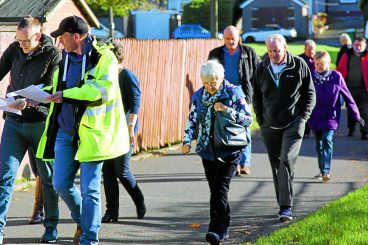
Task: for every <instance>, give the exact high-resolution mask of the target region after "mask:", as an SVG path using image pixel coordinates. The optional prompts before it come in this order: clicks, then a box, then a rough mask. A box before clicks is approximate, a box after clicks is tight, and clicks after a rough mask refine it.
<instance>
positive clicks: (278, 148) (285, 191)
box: [261, 119, 305, 207]
mask: <svg viewBox="0 0 368 245" xmlns="http://www.w3.org/2000/svg"><path fill="white" fill-rule="evenodd" d="M304 127H305V120H304V119H296V120H295V121H294V122H293V123H292V124H291V125H289V126H288V127H286V128H284V129H272V128H268V127H261V133H262V139H263V142H264V144H265V146H266V148H267V152H268V158H269V160H270V163H271V168H272V176H273V183H274V186H275V190H276V198H277V202H278V204H279V206H280V207H281V206H285V207H291V206H293V186H292V182H293V179H294V165H295V163H296V160H297V157H298V155H299V151H300V146H301V144H302V138H303V135H304Z"/></svg>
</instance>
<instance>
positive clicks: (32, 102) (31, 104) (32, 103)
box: [26, 99, 40, 107]
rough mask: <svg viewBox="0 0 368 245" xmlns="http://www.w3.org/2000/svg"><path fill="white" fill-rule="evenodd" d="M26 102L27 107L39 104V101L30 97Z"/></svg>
mask: <svg viewBox="0 0 368 245" xmlns="http://www.w3.org/2000/svg"><path fill="white" fill-rule="evenodd" d="M26 102H27V106H29V107H36V106H39V104H40V102H38V101H34V100H31V99H27V100H26Z"/></svg>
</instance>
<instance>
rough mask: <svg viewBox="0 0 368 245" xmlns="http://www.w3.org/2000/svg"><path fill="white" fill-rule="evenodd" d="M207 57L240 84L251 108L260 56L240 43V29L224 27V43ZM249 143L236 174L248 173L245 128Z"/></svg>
mask: <svg viewBox="0 0 368 245" xmlns="http://www.w3.org/2000/svg"><path fill="white" fill-rule="evenodd" d="M208 59H209V60H211V59H217V60H218V61H219V62H220V63H221V64H222V65H223V66H224V68H225V79H226V80H227V81H229V82H230V83H231V84H234V85H237V86H241V88H242V89H243V92H244V94H245V99H246V101H247V103H248V105H249V108H251V104H252V97H253V88H252V78H253V73H254V71H255V69H256V66H257V64H258V63H259V62H260V58H259V57H258V56H257V54H256V52H255V51H254V49H253V48H251V47H249V46H246V45H242V44H240V31H239V29H238V28H236V27H235V26H228V27H226V28H225V29H224V45H223V46H220V47H217V48H215V49H213V50H211V51H210V53H209V55H208ZM247 133H248V138H249V142H250V144H248V146H246V147H245V151H244V154H243V155H242V157H241V159H240V162H239V165H238V169H237V174H238V175H240V174H246V175H249V174H250V166H251V160H252V159H251V158H252V144H251V130H250V128H247Z"/></svg>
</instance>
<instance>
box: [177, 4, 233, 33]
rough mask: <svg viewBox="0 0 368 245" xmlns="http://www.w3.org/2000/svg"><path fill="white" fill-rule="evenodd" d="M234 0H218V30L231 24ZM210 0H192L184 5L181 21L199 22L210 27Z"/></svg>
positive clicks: (205, 26)
mask: <svg viewBox="0 0 368 245" xmlns="http://www.w3.org/2000/svg"><path fill="white" fill-rule="evenodd" d="M233 3H234V0H220V1H218V9H219V11H218V30H220V31H222V30H223V29H224V28H225V27H226V26H228V25H231V24H232V12H233ZM210 6H211V1H210V0H193V1H192V2H191V3H188V4H186V5H184V11H183V18H182V22H183V24H185V23H196V24H201V25H202V26H203V27H204V28H206V29H210V18H209V16H210Z"/></svg>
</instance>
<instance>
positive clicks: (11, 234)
mask: <svg viewBox="0 0 368 245" xmlns="http://www.w3.org/2000/svg"><path fill="white" fill-rule="evenodd" d="M343 121H345V120H343ZM345 135H346V129H345V127H344V126H342V130H341V131H339V132H338V133H337V136H336V138H335V149H334V153H335V154H334V157H333V161H332V179H331V181H330V182H328V183H326V184H323V183H321V181H320V180H316V179H314V178H313V176H314V175H315V174H317V173H318V168H317V160H316V157H315V152H314V138H313V137H312V138H310V139H306V140H304V141H303V145H302V150H301V154H300V157H299V159H298V162H297V165H296V168H295V181H294V190H295V207H294V220H295V221H298V220H301V219H302V218H303V217H305V216H306V215H308V214H310V213H312V212H314V211H315V210H317V209H319V208H321V207H323V206H324V205H325V203H326V202H329V201H332V200H336V199H338V198H340V197H341V196H344V195H346V194H347V193H349V192H350V191H353V190H355V189H357V188H359V187H361V186H362V185H364V184H365V183H366V182H367V181H368V164H367V156H368V154H367V153H368V148H367V143H368V142H367V141H361V140H360V138H359V136H358V135H356V136H355V137H351V138H348V137H346V136H345ZM132 170H133V172H134V173H135V175H136V177H137V179H138V181H139V183H140V186H141V188H142V190H143V192H144V194H145V199H146V204H147V208H148V211H147V214H146V217H145V218H144V219H143V220H137V219H136V217H135V208H134V206H133V203H132V201H131V200H130V198H129V197H128V195H127V193H126V192H125V190H121V191H120V217H119V221H118V223H111V224H103V225H102V228H101V232H100V239H101V242H100V244H111V245H112V244H160V245H161V244H205V243H204V234H205V233H206V229H207V224H208V219H209V218H208V216H209V190H208V186H207V182H206V180H205V177H204V174H203V167H202V165H201V161H200V158H199V157H198V156H197V155H196V154H194V153H192V154H189V155H182V154H180V153H179V152H178V151H177V150H175V148H172V149H167V150H166V151H163V154H162V152H161V153H160V154H159V153H158V154H155V155H154V157H150V158H147V159H140V160H136V161H133V163H132ZM103 196H104V195H103ZM32 203H33V189H31V190H29V191H17V192H15V194H14V195H13V199H12V205H11V207H10V210H9V215H8V224H7V227H6V229H5V231H6V235H5V243H6V244H37V243H38V241H39V237H40V236H41V234H42V232H43V227H42V226H41V225H27V220H28V217H29V216H30V214H31V208H32ZM103 203H104V199H103ZM230 204H231V210H232V221H231V227H230V239H229V240H227V241H226V242H225V243H224V244H239V243H240V242H244V241H255V239H256V238H257V237H258V236H260V235H263V234H269V233H271V232H272V231H273V230H275V229H279V228H281V227H283V226H285V224H280V223H278V222H277V220H276V214H277V212H278V207H277V203H276V198H275V193H274V187H273V182H272V176H271V170H270V167H269V162H268V159H267V155H266V154H265V148H264V146H263V144H262V142H261V140H260V138H258V137H255V139H254V144H253V166H252V174H251V175H250V176H242V177H235V178H234V179H233V181H232V184H231V190H230ZM60 208H61V220H60V224H59V228H58V229H59V234H60V239H59V241H58V244H71V238H72V236H73V234H74V231H75V227H76V226H75V224H73V223H72V221H71V219H70V216H69V212H68V211H67V208H66V206H65V204H64V203H63V202H61V201H60ZM104 210H105V208H103V212H104ZM192 224H199V225H197V226H199V227H197V228H194V227H191V226H190V225H192ZM194 226H196V225H194Z"/></svg>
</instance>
